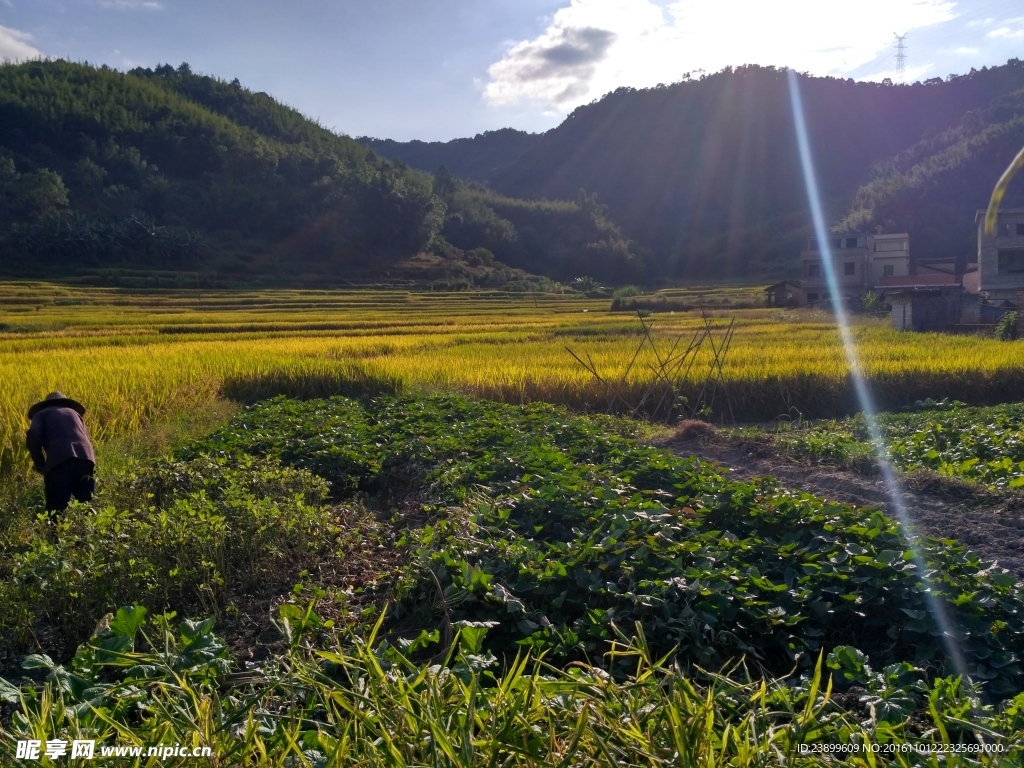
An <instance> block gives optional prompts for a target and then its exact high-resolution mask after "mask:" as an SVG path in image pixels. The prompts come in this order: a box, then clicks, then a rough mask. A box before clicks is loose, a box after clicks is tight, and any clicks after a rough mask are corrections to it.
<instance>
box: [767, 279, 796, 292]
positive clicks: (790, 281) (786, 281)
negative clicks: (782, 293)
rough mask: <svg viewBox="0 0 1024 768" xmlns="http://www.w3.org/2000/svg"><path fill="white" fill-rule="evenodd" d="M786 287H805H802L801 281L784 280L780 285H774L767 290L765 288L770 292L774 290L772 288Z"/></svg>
mask: <svg viewBox="0 0 1024 768" xmlns="http://www.w3.org/2000/svg"><path fill="white" fill-rule="evenodd" d="M786 285H792V286H793V287H794V288H801V287H803V286H801V285H800V281H799V280H783V281H781V282H778V283H772V284H771V285H769V286H768V287H767V288H765V290H766V291H770V290H772V288H782V287H783V286H786Z"/></svg>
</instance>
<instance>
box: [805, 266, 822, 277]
mask: <svg viewBox="0 0 1024 768" xmlns="http://www.w3.org/2000/svg"><path fill="white" fill-rule="evenodd" d="M820 274H821V265H820V264H808V265H807V276H808V277H817V276H818V275H820Z"/></svg>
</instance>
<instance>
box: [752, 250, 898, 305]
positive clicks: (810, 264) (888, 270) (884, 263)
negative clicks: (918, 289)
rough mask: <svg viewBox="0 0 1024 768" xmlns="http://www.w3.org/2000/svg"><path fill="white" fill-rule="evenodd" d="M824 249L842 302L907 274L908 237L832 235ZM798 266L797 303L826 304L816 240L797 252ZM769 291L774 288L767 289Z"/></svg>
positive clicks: (821, 267) (826, 298) (825, 281)
mask: <svg viewBox="0 0 1024 768" xmlns="http://www.w3.org/2000/svg"><path fill="white" fill-rule="evenodd" d="M828 246H829V250H830V251H831V254H832V272H833V274H834V275H835V280H836V284H837V287H838V288H839V293H840V297H841V299H842V300H843V301H852V300H854V299H856V298H857V297H858V296H860V295H861V294H862V293H864V292H865V291H869V290H873V289H874V288H875V287H876V286H877V285H879V284H880V283H881V282H884V281H886V280H890V279H893V278H903V277H907V276H908V275H909V274H910V237H909V236H908V235H907V234H906V233H905V232H904V233H901V234H895V235H868V234H849V235H842V236H836V237H831V238H829V242H828ZM800 267H801V268H800V283H799V289H800V290H799V291H797V292H795V295H796V296H797V297H799V299H800V303H801V304H805V305H809V306H814V305H816V304H820V303H822V302H825V301H828V300H829V298H830V296H829V288H828V277H827V275H826V271H825V268H824V264H823V262H822V248H821V245H820V244H819V243H818V242H817V241H816V240H811V241H810V242H809V243H808V246H807V248H806V249H805V250H804V251H802V252H801V253H800ZM780 285H781V284H780ZM772 288H776V286H771V287H770V288H769V290H771V289H772ZM801 293H802V295H801Z"/></svg>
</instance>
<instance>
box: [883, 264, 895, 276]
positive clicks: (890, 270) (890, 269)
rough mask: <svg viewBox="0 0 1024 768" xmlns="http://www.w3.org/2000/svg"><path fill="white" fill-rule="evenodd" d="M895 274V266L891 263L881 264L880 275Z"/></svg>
mask: <svg viewBox="0 0 1024 768" xmlns="http://www.w3.org/2000/svg"><path fill="white" fill-rule="evenodd" d="M894 274H896V267H895V265H893V264H883V265H882V277H892V276H893V275H894Z"/></svg>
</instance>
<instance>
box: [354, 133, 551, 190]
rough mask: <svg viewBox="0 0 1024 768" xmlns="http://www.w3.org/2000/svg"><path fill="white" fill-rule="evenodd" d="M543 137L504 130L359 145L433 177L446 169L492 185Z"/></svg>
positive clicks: (366, 139) (361, 140) (363, 140)
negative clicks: (499, 174) (444, 137)
mask: <svg viewBox="0 0 1024 768" xmlns="http://www.w3.org/2000/svg"><path fill="white" fill-rule="evenodd" d="M541 135H542V134H539V133H526V132H525V131H517V130H515V129H513V128H502V129H501V130H498V131H484V132H483V133H478V134H477V135H476V136H473V137H472V138H465V139H452V140H451V141H394V140H392V139H372V138H370V137H368V136H367V137H361V138H359V139H356V141H358V142H359V143H360V144H363V145H365V146H367V147H369V148H370V149H372V150H373V151H374V152H376V153H377V154H378V155H380V156H381V157H387V158H390V159H392V160H401V161H402V162H404V163H408V164H409V165H411V166H412V167H413V168H420V169H421V170H424V171H429V172H430V173H433V172H434V171H436V170H437V169H438V168H439V167H440V166H442V165H443V166H444V167H445V168H446V169H447V170H448V171H449V172H450V173H451V174H453V175H454V176H457V177H459V178H460V179H466V180H468V181H479V182H488V181H490V180H491V178H492V177H493V176H494V174H495V173H496V172H498V171H500V170H501V169H502V168H505V167H507V166H509V165H512V164H513V163H514V162H516V161H517V160H518V159H519V158H520V157H522V156H523V154H525V153H526V151H527V150H528V149H531V148H532V147H533V146H534V145H535V144H536V143H537V142H538V141H539V139H540V137H541Z"/></svg>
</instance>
